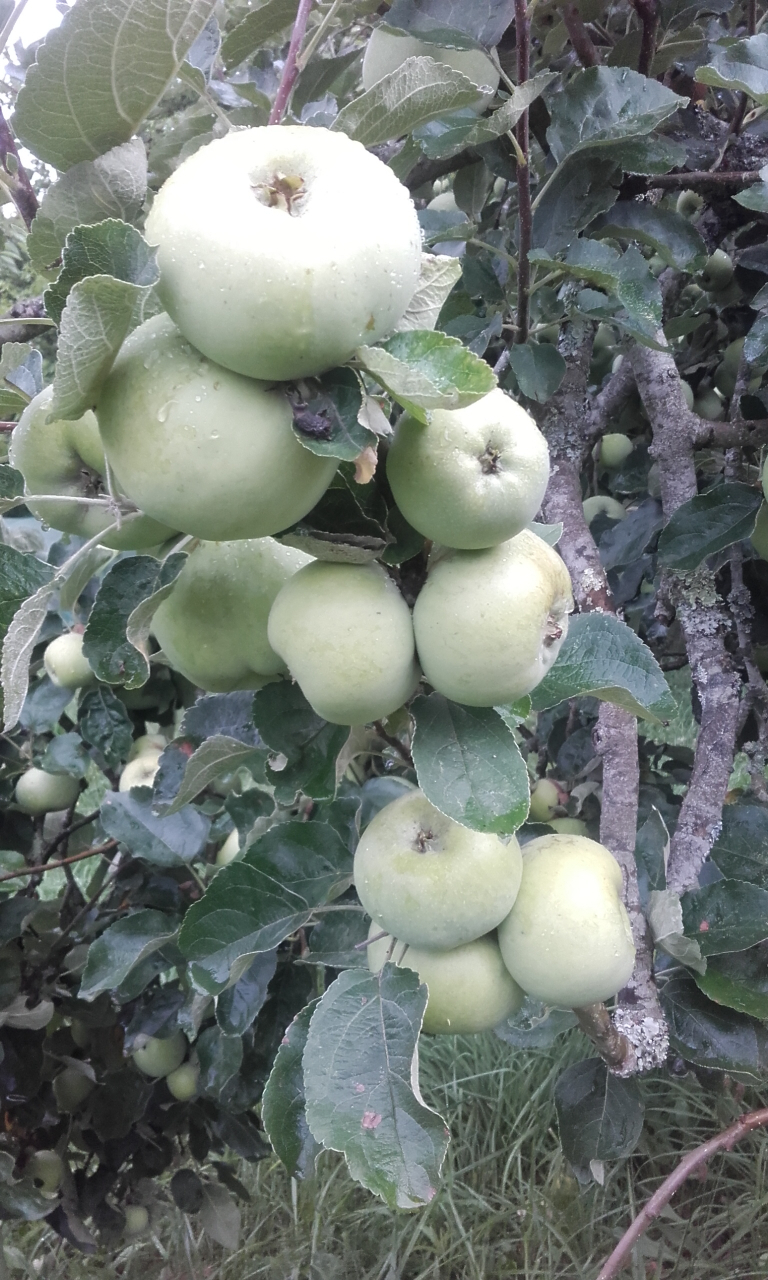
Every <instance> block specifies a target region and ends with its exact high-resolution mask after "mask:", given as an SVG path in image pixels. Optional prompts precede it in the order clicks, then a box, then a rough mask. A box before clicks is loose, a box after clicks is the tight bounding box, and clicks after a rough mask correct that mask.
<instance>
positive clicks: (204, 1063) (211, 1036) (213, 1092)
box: [195, 1027, 243, 1098]
mask: <svg viewBox="0 0 768 1280" xmlns="http://www.w3.org/2000/svg"><path fill="white" fill-rule="evenodd" d="M195 1049H196V1050H197V1056H198V1060H199V1062H200V1079H199V1081H198V1087H199V1089H200V1092H201V1093H204V1094H207V1096H208V1097H209V1098H219V1097H220V1096H221V1094H222V1092H223V1090H224V1089H225V1088H226V1086H227V1085H228V1084H229V1082H230V1080H231V1079H232V1077H233V1076H236V1075H237V1073H238V1071H239V1070H240V1067H241V1066H242V1062H243V1042H242V1040H241V1038H240V1036H227V1035H223V1034H222V1032H221V1030H220V1029H219V1028H218V1027H208V1029H207V1030H206V1031H203V1032H202V1034H201V1035H199V1036H198V1038H197V1040H196V1042H195Z"/></svg>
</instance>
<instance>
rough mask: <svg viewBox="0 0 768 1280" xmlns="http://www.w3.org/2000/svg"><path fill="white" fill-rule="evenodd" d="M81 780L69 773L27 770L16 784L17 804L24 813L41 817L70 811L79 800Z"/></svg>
mask: <svg viewBox="0 0 768 1280" xmlns="http://www.w3.org/2000/svg"><path fill="white" fill-rule="evenodd" d="M79 790H80V782H79V779H77V778H73V777H71V776H70V775H69V774H68V773H46V772H45V770H44V769H27V772H26V773H22V775H21V777H20V778H19V780H18V782H17V783H16V803H17V805H18V806H19V808H20V809H22V810H23V812H24V813H29V814H31V815H32V816H33V817H39V815H40V814H43V813H56V812H58V810H60V809H69V808H70V806H71V805H73V804H74V803H75V801H76V799H77V795H78V792H79Z"/></svg>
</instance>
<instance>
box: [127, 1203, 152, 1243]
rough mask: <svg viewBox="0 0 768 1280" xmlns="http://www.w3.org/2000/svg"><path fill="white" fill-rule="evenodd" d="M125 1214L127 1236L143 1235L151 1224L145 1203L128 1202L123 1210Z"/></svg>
mask: <svg viewBox="0 0 768 1280" xmlns="http://www.w3.org/2000/svg"><path fill="white" fill-rule="evenodd" d="M123 1212H124V1214H125V1234H126V1235H127V1236H141V1235H143V1234H144V1232H145V1231H146V1229H147V1227H148V1226H149V1212H148V1210H147V1209H145V1208H144V1205H143V1204H127V1205H126V1206H125V1208H124V1210H123Z"/></svg>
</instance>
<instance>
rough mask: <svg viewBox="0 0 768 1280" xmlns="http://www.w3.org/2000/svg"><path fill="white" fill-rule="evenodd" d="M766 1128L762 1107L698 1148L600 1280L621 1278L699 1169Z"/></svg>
mask: <svg viewBox="0 0 768 1280" xmlns="http://www.w3.org/2000/svg"><path fill="white" fill-rule="evenodd" d="M766 1124H768V1107H762V1108H761V1110H759V1111H749V1112H747V1114H746V1115H743V1116H739V1119H738V1120H737V1121H736V1123H735V1124H732V1125H731V1127H730V1128H729V1129H724V1130H723V1132H722V1133H718V1134H717V1135H716V1136H715V1137H714V1138H710V1139H709V1141H708V1142H703V1143H702V1144H701V1146H700V1147H696V1148H695V1150H693V1151H690V1152H689V1153H688V1155H687V1156H684V1157H683V1159H682V1160H681V1161H680V1163H679V1165H678V1166H677V1168H676V1169H675V1170H674V1171H673V1172H672V1173H671V1174H670V1175H669V1177H668V1178H665V1179H664V1181H663V1182H662V1184H661V1186H660V1187H659V1188H658V1190H656V1191H655V1192H654V1193H653V1195H652V1196H651V1198H650V1200H649V1201H648V1203H647V1205H646V1206H645V1208H644V1209H641V1211H640V1213H638V1215H637V1217H636V1218H635V1220H634V1222H633V1223H632V1225H631V1227H629V1228H628V1230H627V1231H625V1232H624V1235H623V1236H622V1237H621V1240H620V1241H619V1243H618V1244H617V1245H616V1248H615V1249H614V1251H613V1253H612V1254H611V1256H610V1258H608V1260H607V1262H605V1263H604V1264H603V1266H602V1267H601V1269H600V1274H599V1275H598V1277H597V1280H613V1277H614V1276H616V1275H618V1273H619V1271H620V1269H621V1268H622V1266H623V1265H624V1263H625V1262H626V1261H627V1260H628V1258H629V1254H630V1251H631V1249H632V1246H633V1245H634V1244H635V1243H636V1242H637V1241H638V1240H639V1239H640V1237H641V1236H642V1235H644V1233H645V1232H646V1231H647V1230H648V1228H649V1227H650V1226H651V1224H652V1223H653V1222H654V1220H655V1219H656V1218H658V1216H659V1214H660V1213H661V1211H662V1209H663V1208H664V1206H665V1205H668V1204H669V1202H670V1200H671V1199H672V1197H673V1196H674V1194H675V1192H676V1191H679V1190H680V1188H681V1187H682V1185H683V1183H684V1182H685V1181H686V1179H687V1178H689V1177H690V1176H691V1174H692V1173H694V1172H695V1170H696V1169H699V1168H700V1167H701V1166H702V1165H703V1164H706V1162H707V1160H709V1159H711V1157H712V1156H714V1155H716V1154H717V1152H718V1151H732V1150H733V1148H734V1146H735V1145H736V1143H737V1142H740V1141H741V1139H742V1138H744V1137H746V1135H747V1134H748V1133H750V1132H751V1131H752V1130H753V1129H759V1128H761V1127H762V1126H763V1125H766Z"/></svg>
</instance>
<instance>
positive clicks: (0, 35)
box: [0, 0, 27, 53]
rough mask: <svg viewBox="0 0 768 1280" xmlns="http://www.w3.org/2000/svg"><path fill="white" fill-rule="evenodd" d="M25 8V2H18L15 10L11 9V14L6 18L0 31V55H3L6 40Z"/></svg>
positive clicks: (20, 0)
mask: <svg viewBox="0 0 768 1280" xmlns="http://www.w3.org/2000/svg"><path fill="white" fill-rule="evenodd" d="M26 7H27V0H19V3H18V4H17V5H16V6H15V8H14V9H13V12H12V13H11V14H10V16H9V17H8V20H7V22H6V24H5V26H4V27H3V29H2V31H0V53H3V52H4V51H5V46H6V45H7V43H8V40H9V39H10V35H11V32H12V31H13V28H14V27H15V26H16V23H17V22H18V20H19V18H20V17H21V15H22V13H23V12H24V10H25V9H26Z"/></svg>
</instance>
